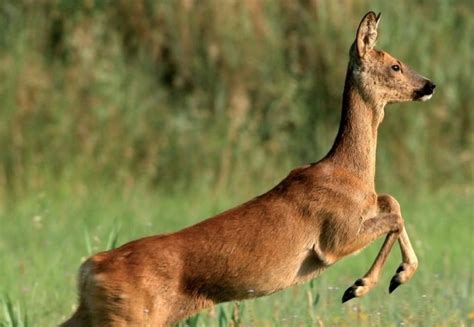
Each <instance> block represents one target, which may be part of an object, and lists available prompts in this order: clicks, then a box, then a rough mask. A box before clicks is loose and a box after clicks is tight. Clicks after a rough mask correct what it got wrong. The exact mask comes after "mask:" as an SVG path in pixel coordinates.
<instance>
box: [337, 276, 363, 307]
mask: <svg viewBox="0 0 474 327" xmlns="http://www.w3.org/2000/svg"><path fill="white" fill-rule="evenodd" d="M364 286H365V282H364V280H363V279H361V278H359V279H358V280H356V281H355V283H354V285H352V286H351V287H349V288H348V289H347V290H346V291H345V292H344V295H343V296H342V303H344V302H347V301H349V300H350V299H353V298H355V297H359V296H361V294H359V292H358V291H359V289H360V288H362V287H364Z"/></svg>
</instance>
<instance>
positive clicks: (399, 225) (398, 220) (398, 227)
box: [394, 214, 405, 234]
mask: <svg viewBox="0 0 474 327" xmlns="http://www.w3.org/2000/svg"><path fill="white" fill-rule="evenodd" d="M404 227H405V220H404V219H403V218H402V216H400V215H399V214H396V216H395V226H394V232H395V233H397V234H398V233H401V232H402V230H403V228H404Z"/></svg>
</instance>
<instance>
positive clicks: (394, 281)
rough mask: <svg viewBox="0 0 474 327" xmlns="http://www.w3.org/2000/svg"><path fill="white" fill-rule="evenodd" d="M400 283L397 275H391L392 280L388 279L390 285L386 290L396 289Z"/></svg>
mask: <svg viewBox="0 0 474 327" xmlns="http://www.w3.org/2000/svg"><path fill="white" fill-rule="evenodd" d="M401 284H402V283H400V280H399V277H398V275H395V276H393V278H392V280H391V281H390V286H389V287H388V292H389V293H392V292H393V291H395V290H396V289H397V287H398V286H400V285H401Z"/></svg>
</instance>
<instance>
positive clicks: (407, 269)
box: [388, 227, 418, 293]
mask: <svg viewBox="0 0 474 327" xmlns="http://www.w3.org/2000/svg"><path fill="white" fill-rule="evenodd" d="M398 243H399V244H400V250H401V252H402V263H401V264H400V266H399V267H398V269H397V272H396V273H395V276H393V277H392V280H391V281H390V286H389V288H388V291H389V292H390V293H392V292H393V291H394V290H395V289H396V288H397V287H398V286H400V285H401V284H404V283H406V282H408V281H409V280H410V279H411V278H412V277H413V275H414V274H415V272H416V269H417V268H418V258H417V257H416V254H415V251H414V250H413V247H412V246H411V243H410V239H409V238H408V234H407V231H406V229H405V227H404V228H403V230H402V232H401V233H400V236H399V237H398Z"/></svg>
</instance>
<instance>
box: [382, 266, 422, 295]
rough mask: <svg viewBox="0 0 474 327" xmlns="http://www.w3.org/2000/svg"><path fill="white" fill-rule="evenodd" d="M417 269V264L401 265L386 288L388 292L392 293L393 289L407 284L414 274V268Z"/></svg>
mask: <svg viewBox="0 0 474 327" xmlns="http://www.w3.org/2000/svg"><path fill="white" fill-rule="evenodd" d="M417 267H418V263H412V264H408V263H402V264H401V265H400V266H399V267H398V269H397V272H396V274H395V276H393V277H392V280H391V281H390V286H389V287H388V292H389V293H392V292H393V291H395V289H396V288H397V287H398V286H400V285H401V284H405V283H406V282H408V281H409V280H410V279H411V278H412V277H413V275H414V274H415V272H416V268H417Z"/></svg>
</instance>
